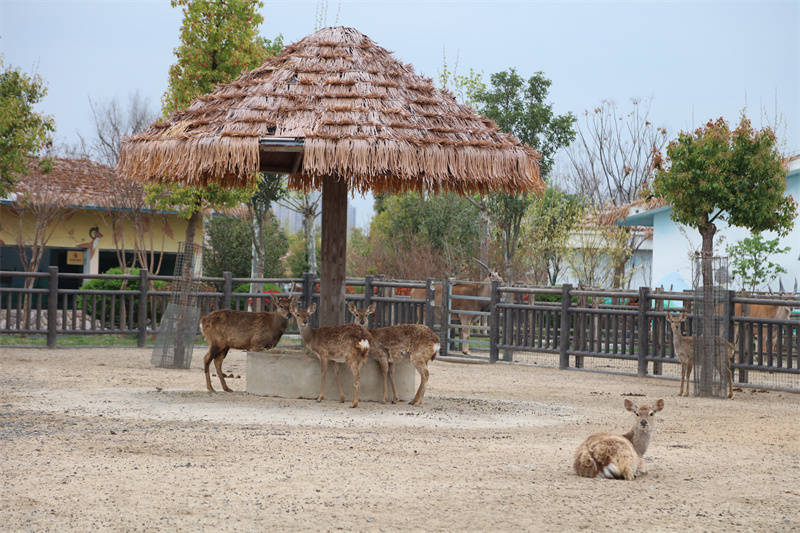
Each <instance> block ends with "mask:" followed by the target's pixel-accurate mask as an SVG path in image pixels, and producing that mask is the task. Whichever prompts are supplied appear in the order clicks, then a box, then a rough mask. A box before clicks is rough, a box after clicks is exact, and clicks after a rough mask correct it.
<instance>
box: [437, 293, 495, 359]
mask: <svg viewBox="0 0 800 533" xmlns="http://www.w3.org/2000/svg"><path fill="white" fill-rule="evenodd" d="M445 289H446V291H445V294H446V297H447V298H446V302H443V307H444V309H445V313H444V316H443V317H442V324H444V325H445V327H444V328H443V329H445V330H446V333H447V349H446V351H445V350H443V352H444V353H443V354H442V355H445V356H446V355H457V354H458V352H461V354H463V355H466V356H477V357H481V358H484V357H485V358H487V359H488V358H489V348H490V346H489V345H490V342H489V333H490V332H489V326H490V316H491V309H490V308H491V303H492V297H491V296H492V282H491V281H460V280H456V279H449V280H447V282H446V284H445ZM445 303H446V305H444V304H445ZM449 352H455V353H454V354H450V353H449Z"/></svg>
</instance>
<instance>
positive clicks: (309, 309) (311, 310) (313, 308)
mask: <svg viewBox="0 0 800 533" xmlns="http://www.w3.org/2000/svg"><path fill="white" fill-rule="evenodd" d="M316 310H317V304H316V303H313V304H311V307H309V308H308V314H309V315H311V314H313V313H314V311H316Z"/></svg>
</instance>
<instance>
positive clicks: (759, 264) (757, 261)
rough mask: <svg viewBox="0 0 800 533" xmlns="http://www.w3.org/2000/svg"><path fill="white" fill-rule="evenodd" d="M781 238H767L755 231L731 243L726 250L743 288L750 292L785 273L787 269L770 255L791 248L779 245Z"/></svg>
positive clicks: (735, 274) (784, 251)
mask: <svg viewBox="0 0 800 533" xmlns="http://www.w3.org/2000/svg"><path fill="white" fill-rule="evenodd" d="M778 243H779V239H778V238H777V237H776V238H775V239H771V240H766V239H764V237H763V236H762V235H761V233H754V234H752V235H750V236H749V237H745V238H744V239H742V240H741V241H739V242H737V243H736V244H729V245H728V246H727V247H726V248H725V250H726V251H727V253H728V256H729V257H730V259H731V263H732V264H733V275H734V276H735V277H737V278H739V280H740V281H741V283H742V289H747V290H749V291H750V292H755V290H756V289H757V288H758V287H759V286H761V285H764V284H767V283H770V282H772V281H773V280H775V278H777V277H778V274H785V273H786V269H785V268H783V267H782V266H781V265H779V264H778V263H773V262H772V261H770V257H772V256H773V255H777V254H783V253H786V252H788V251H789V250H790V248H789V247H788V246H787V247H786V248H781V247H780V246H778Z"/></svg>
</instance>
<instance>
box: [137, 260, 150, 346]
mask: <svg viewBox="0 0 800 533" xmlns="http://www.w3.org/2000/svg"><path fill="white" fill-rule="evenodd" d="M147 289H148V272H147V269H146V268H142V269H140V270H139V309H138V320H137V321H138V322H139V336H138V338H137V339H136V346H138V347H139V348H144V347H145V346H146V345H147Z"/></svg>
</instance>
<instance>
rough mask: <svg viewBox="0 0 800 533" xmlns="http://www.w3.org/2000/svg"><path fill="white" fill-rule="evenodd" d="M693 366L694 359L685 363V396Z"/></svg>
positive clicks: (687, 392) (687, 393)
mask: <svg viewBox="0 0 800 533" xmlns="http://www.w3.org/2000/svg"><path fill="white" fill-rule="evenodd" d="M693 367H694V361H689V362H688V363H686V394H685V395H686V396H689V384H690V383H691V381H689V380H690V378H691V376H692V368H693Z"/></svg>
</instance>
